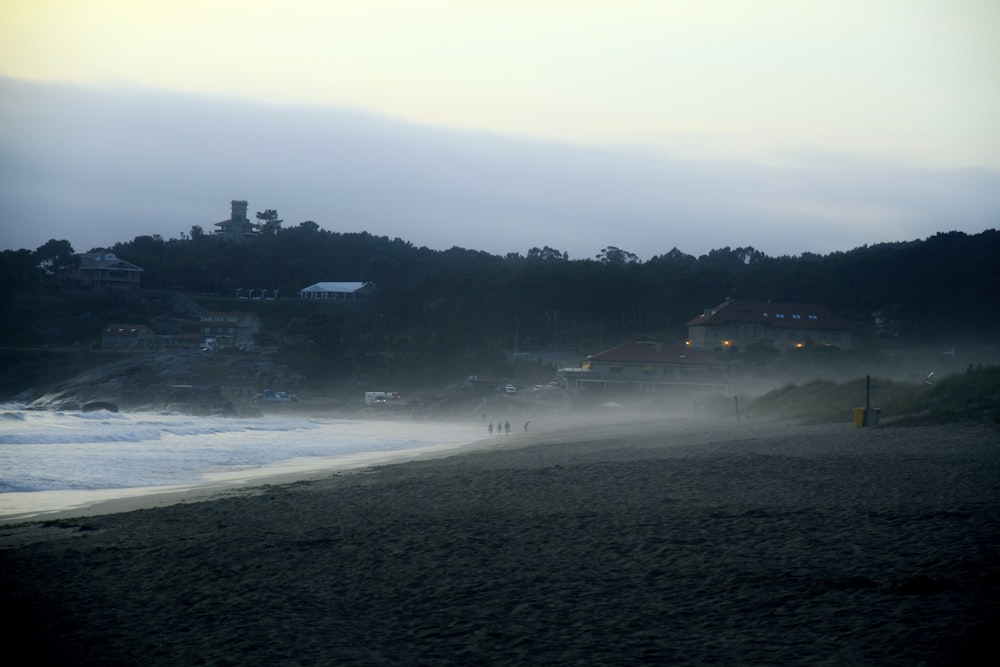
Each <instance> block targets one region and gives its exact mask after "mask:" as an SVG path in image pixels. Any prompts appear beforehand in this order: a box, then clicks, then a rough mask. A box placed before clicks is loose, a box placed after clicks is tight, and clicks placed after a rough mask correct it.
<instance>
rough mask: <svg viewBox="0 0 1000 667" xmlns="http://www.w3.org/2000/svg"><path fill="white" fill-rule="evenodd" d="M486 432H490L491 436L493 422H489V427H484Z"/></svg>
mask: <svg viewBox="0 0 1000 667" xmlns="http://www.w3.org/2000/svg"><path fill="white" fill-rule="evenodd" d="M486 430H487V431H489V432H490V435H493V422H490V425H489V426H487V427H486Z"/></svg>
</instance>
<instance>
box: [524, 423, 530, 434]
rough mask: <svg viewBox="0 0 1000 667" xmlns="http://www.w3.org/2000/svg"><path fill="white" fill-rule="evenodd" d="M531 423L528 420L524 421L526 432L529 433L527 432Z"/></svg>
mask: <svg viewBox="0 0 1000 667" xmlns="http://www.w3.org/2000/svg"><path fill="white" fill-rule="evenodd" d="M530 423H531V422H530V421H526V422H524V432H525V433H527V432H528V424H530Z"/></svg>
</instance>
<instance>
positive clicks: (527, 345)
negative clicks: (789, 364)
mask: <svg viewBox="0 0 1000 667" xmlns="http://www.w3.org/2000/svg"><path fill="white" fill-rule="evenodd" d="M258 219H259V220H261V222H262V233H261V234H260V235H259V236H257V237H255V238H250V239H247V240H246V241H244V242H240V243H233V242H230V241H226V240H224V239H222V238H219V237H218V236H216V235H213V234H207V233H204V231H202V230H200V228H197V227H195V228H192V230H191V233H190V234H182V235H181V238H171V239H164V238H162V237H160V236H156V235H152V236H137V237H135V238H134V239H132V240H131V241H125V242H120V243H117V244H115V245H114V246H113V247H112V248H110V250H111V251H112V252H114V253H115V254H117V255H118V256H119V257H120V258H122V259H124V260H126V261H129V262H131V263H133V264H137V265H139V266H141V267H142V268H143V269H144V273H143V277H142V285H143V288H144V290H174V291H181V292H185V293H189V294H193V295H206V296H212V297H217V298H220V299H226V298H229V297H230V296H232V298H234V299H235V297H236V293H237V290H238V289H240V290H249V289H266V290H268V292H269V293H271V294H274V290H277V295H278V300H279V301H280V302H286V303H287V301H286V300H288V299H297V298H298V291H299V290H300V289H302V288H304V287H306V286H308V285H310V284H313V283H316V282H320V281H365V282H373V283H375V284H376V286H377V291H376V296H375V297H374V298H373V299H372V300H371V301H370V302H369V303H367V304H364V305H360V306H352V307H345V306H334V305H322V304H309V305H310V306H311V307H312V310H303V308H305V306H306V304H301V307H298V306H297V308H298V309H297V310H296V311H295V312H285V311H284V310H280V311H279V310H278V309H277V306H275V310H273V312H275V313H277V312H281V313H282V315H281V316H280V319H277V320H275V321H272V322H271V323H268V322H267V313H264V314H263V316H262V317H263V319H265V324H270V325H272V326H273V327H276V328H279V329H281V330H282V333H288V334H290V335H296V336H298V337H299V338H301V339H302V340H305V341H311V344H312V345H315V346H317V347H323V348H326V349H327V352H329V351H330V349H332V348H335V347H337V346H338V345H339V346H345V347H352V348H354V349H362V350H367V351H368V352H371V353H375V352H379V351H381V352H379V353H380V354H383V355H384V354H387V352H386V350H390V349H391V350H393V353H394V354H405V355H408V356H410V357H421V356H422V357H423V358H425V359H429V358H433V357H440V356H442V355H444V356H447V355H453V356H454V355H461V354H463V353H468V354H481V353H482V351H483V350H484V349H489V350H497V351H500V350H511V349H515V348H519V349H535V348H540V347H545V346H550V347H565V348H570V349H588V350H596V349H597V348H599V347H601V346H604V347H610V346H611V345H613V344H616V343H618V342H622V341H625V340H629V339H637V338H653V339H659V340H665V341H680V340H683V339H684V338H685V336H686V329H685V327H684V323H685V322H686V321H688V320H689V319H691V318H693V317H695V316H697V315H698V314H700V313H701V312H702V311H703V310H704V309H705V308H707V307H711V306H714V305H716V304H718V303H721V302H722V301H723V300H725V299H726V298H728V297H732V298H738V299H752V300H771V301H803V302H811V303H816V304H819V305H822V306H825V307H827V308H829V309H831V310H833V311H835V312H838V313H840V314H841V315H843V316H845V317H847V318H848V319H851V320H852V321H854V322H855V323H856V324H857V325H858V327H859V329H860V330H861V331H862V333H864V331H865V330H870V327H871V325H872V323H873V317H874V315H875V314H876V313H878V314H879V316H880V318H881V321H882V322H884V323H886V328H885V329H884V330H883V333H887V334H890V335H892V336H898V337H901V338H903V339H906V340H911V341H920V342H934V341H935V340H936V339H939V338H941V337H952V339H954V337H961V339H962V340H969V339H977V338H978V340H986V339H987V337H988V336H991V335H993V334H994V333H995V332H996V331H997V330H998V327H1000V308H998V306H1000V303H998V302H1000V297H998V295H1000V268H998V267H1000V262H997V257H1000V232H998V231H996V230H987V231H984V232H982V233H979V234H972V235H970V234H966V233H963V232H946V233H939V234H936V235H934V236H932V237H929V238H927V239H923V240H914V241H903V242H897V243H882V244H877V245H871V246H862V247H858V248H855V249H853V250H850V251H844V252H835V253H831V254H828V255H818V254H813V253H803V254H801V255H795V256H780V257H770V256H768V255H766V254H765V253H763V252H761V251H759V250H756V249H754V248H752V247H745V248H744V247H738V248H730V247H723V248H719V249H716V250H712V251H710V252H708V253H707V254H704V255H701V256H698V257H695V256H693V255H689V254H687V253H684V252H682V251H681V250H679V249H678V248H676V247H675V248H672V249H671V250H669V251H667V252H665V253H663V254H660V255H657V256H654V257H652V258H651V259H649V260H646V261H641V260H639V258H638V257H637V256H636V255H635V254H633V253H631V252H629V251H627V250H624V249H620V248H616V247H613V246H609V247H608V248H605V249H603V250H602V251H601V252H600V253H599V254H598V255H597V256H595V257H594V258H590V259H574V260H570V259H569V257H568V255H567V253H565V252H563V251H560V250H558V249H555V248H550V247H548V246H545V247H543V248H537V247H535V248H530V249H529V250H528V251H527V252H525V253H523V254H522V253H519V252H512V253H508V254H507V255H504V256H500V255H494V254H490V253H486V252H483V251H477V250H470V249H465V248H458V247H453V248H450V249H448V250H432V249H428V248H426V247H417V246H414V245H413V244H412V243H410V242H408V241H404V240H402V239H399V238H392V239H390V238H388V237H385V236H376V235H372V234H369V233H367V232H358V233H341V232H333V231H327V230H324V229H322V228H320V226H319V225H317V224H316V223H314V222H312V221H306V222H303V223H300V224H298V225H295V226H288V227H285V226H282V221H281V220H280V218H278V216H277V212H276V211H273V210H271V209H268V210H267V211H265V212H264V213H262V214H258ZM73 266H74V255H73V253H72V247H71V246H70V244H69V243H68V242H66V241H57V240H52V241H49V242H48V243H46V244H45V245H43V246H42V247H40V248H38V249H37V250H35V251H28V250H17V251H13V250H7V251H4V252H3V253H2V254H0V276H2V278H3V281H4V284H3V289H4V290H5V291H8V292H9V291H10V290H20V291H24V290H31V289H45V288H46V286H48V287H52V286H54V285H56V284H57V283H59V277H60V275H63V276H65V275H66V274H67V273H68V272H71V270H72V268H73ZM59 284H61V285H62V286H63V287H65V286H66V285H65V283H59ZM244 293H246V292H245V291H244ZM241 307H242V306H241ZM463 351H465V352H463Z"/></svg>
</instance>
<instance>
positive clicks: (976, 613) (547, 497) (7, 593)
mask: <svg viewBox="0 0 1000 667" xmlns="http://www.w3.org/2000/svg"><path fill="white" fill-rule="evenodd" d="M189 500H190V502H185V503H178V504H172V505H169V506H163V507H153V508H147V509H141V510H134V511H130V512H121V513H117V514H107V515H99V516H86V517H77V518H64V519H60V520H58V521H53V522H47V523H43V524H37V523H36V524H25V525H21V526H3V527H0V566H2V570H0V571H2V577H3V586H2V591H3V605H4V608H5V609H8V610H12V611H13V616H14V618H15V619H16V620H15V622H14V623H13V624H8V625H7V629H8V631H9V633H10V634H9V635H8V636H9V639H8V642H7V646H8V649H9V650H10V651H12V652H15V653H16V652H17V651H16V650H15V649H17V648H20V649H21V650H26V651H28V652H29V655H31V656H32V659H31V662H32V664H72V665H140V664H141V665H147V666H149V665H197V664H206V665H230V664H231V665H324V664H328V665H345V664H350V665H356V664H370V665H437V664H462V665H464V664H497V665H511V664H545V665H553V664H556V665H559V664H605V665H607V664H613V665H632V664H699V665H700V664H720V665H734V664H742V665H750V664H753V665H758V664H773V665H779V664H780V665H786V664H817V665H819V664H822V665H892V664H899V665H917V664H926V665H948V664H977V663H976V662H975V656H976V655H977V650H984V649H985V648H986V647H987V646H990V645H992V644H991V640H992V638H993V635H992V633H995V632H996V631H997V630H998V629H1000V628H998V621H1000V430H998V429H997V428H996V427H994V426H985V425H942V426H931V427H923V428H880V429H853V428H851V427H850V425H831V426H810V427H806V426H791V425H782V424H773V423H749V424H746V423H745V424H740V425H734V424H726V425H712V424H697V423H692V424H671V423H667V422H662V423H657V422H650V421H647V422H643V423H638V424H626V423H615V424H604V425H601V424H596V423H595V424H590V425H588V426H587V427H586V428H569V429H565V430H557V429H552V430H549V431H548V432H545V433H538V434H532V435H531V436H530V437H529V436H524V435H523V434H522V435H518V436H510V437H504V438H494V439H493V440H491V441H488V442H485V443H480V446H479V448H478V450H477V451H473V452H470V453H465V454H461V455H458V456H450V457H447V458H438V459H429V460H422V461H416V462H412V463H403V464H398V465H389V466H384V467H380V468H375V469H372V470H367V471H364V472H353V473H349V474H348V473H342V474H328V475H327V476H326V477H324V478H322V479H310V480H306V481H299V482H294V483H283V484H271V485H268V486H263V487H256V488H254V489H246V490H242V491H233V490H230V491H229V492H228V493H227V494H226V495H224V496H222V497H216V498H214V499H211V500H207V501H206V500H196V499H189ZM116 509H124V508H123V507H121V506H119V507H117V508H116ZM5 634H6V633H5Z"/></svg>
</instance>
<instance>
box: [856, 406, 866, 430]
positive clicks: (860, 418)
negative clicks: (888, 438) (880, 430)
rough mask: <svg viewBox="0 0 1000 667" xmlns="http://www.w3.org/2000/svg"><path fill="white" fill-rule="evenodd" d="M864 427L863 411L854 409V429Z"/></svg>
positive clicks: (862, 409)
mask: <svg viewBox="0 0 1000 667" xmlns="http://www.w3.org/2000/svg"><path fill="white" fill-rule="evenodd" d="M864 425H865V409H864V408H854V428H861V427H862V426H864Z"/></svg>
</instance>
